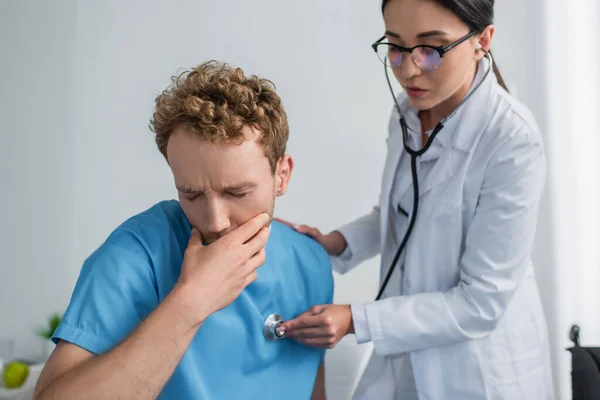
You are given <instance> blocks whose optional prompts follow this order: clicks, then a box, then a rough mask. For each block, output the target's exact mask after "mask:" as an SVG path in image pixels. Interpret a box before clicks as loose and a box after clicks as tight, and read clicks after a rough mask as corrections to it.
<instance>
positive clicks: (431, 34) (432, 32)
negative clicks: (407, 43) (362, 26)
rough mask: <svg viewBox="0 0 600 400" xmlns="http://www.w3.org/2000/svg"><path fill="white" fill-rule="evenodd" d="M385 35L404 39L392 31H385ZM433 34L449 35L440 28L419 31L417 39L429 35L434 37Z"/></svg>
mask: <svg viewBox="0 0 600 400" xmlns="http://www.w3.org/2000/svg"><path fill="white" fill-rule="evenodd" d="M385 35H386V36H391V37H393V38H396V39H400V40H402V37H401V36H400V35H398V34H397V33H394V32H392V31H385ZM432 36H448V34H447V33H446V32H444V31H439V30H434V31H427V32H421V33H419V34H418V35H417V39H424V38H428V37H432Z"/></svg>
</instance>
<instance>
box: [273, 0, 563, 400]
mask: <svg viewBox="0 0 600 400" xmlns="http://www.w3.org/2000/svg"><path fill="white" fill-rule="evenodd" d="M493 8H494V0H384V1H383V4H382V10H383V18H384V21H385V36H384V37H383V38H382V39H380V40H378V41H377V42H375V44H374V45H373V47H374V50H375V51H376V52H377V54H378V55H379V57H380V58H381V59H382V61H383V62H384V65H385V66H384V67H383V68H382V70H385V71H386V75H387V72H388V71H391V72H392V74H393V76H395V78H396V79H397V80H398V82H399V83H400V85H401V86H402V87H403V88H404V93H403V94H402V95H400V96H399V97H398V98H397V99H395V100H396V101H395V104H394V109H393V112H392V115H391V118H390V122H389V136H388V138H387V148H388V154H387V161H386V163H385V169H384V172H383V180H382V188H381V194H380V199H379V205H378V206H377V207H375V208H374V210H373V211H372V212H371V213H370V214H367V215H365V216H363V217H361V218H359V219H357V220H355V221H354V222H352V223H350V224H348V225H346V226H344V227H342V228H340V229H338V230H336V231H334V232H332V233H329V234H321V233H320V232H319V231H318V230H317V229H315V228H312V227H307V226H304V225H300V226H298V225H296V226H295V228H296V229H297V230H298V231H299V232H302V233H305V234H308V235H310V236H312V237H313V238H314V239H316V240H317V241H319V242H320V243H321V244H322V245H323V246H324V248H325V249H326V250H327V251H328V253H329V254H331V255H332V259H333V265H334V268H335V270H336V271H338V272H340V273H344V272H347V271H349V270H350V269H351V268H353V267H355V266H356V265H358V264H360V263H361V262H362V261H364V260H366V259H369V258H371V257H374V256H376V255H377V254H381V285H382V290H381V291H380V295H379V296H378V300H376V301H373V302H371V303H367V304H352V305H322V306H317V307H313V308H312V309H310V310H307V311H306V312H305V313H303V314H302V315H300V316H298V317H297V318H295V319H293V320H289V321H287V322H286V323H284V324H283V328H285V336H286V337H287V338H293V339H295V340H298V341H300V342H302V343H304V344H305V345H308V346H314V347H323V348H331V347H333V346H335V345H336V344H337V342H338V341H339V340H340V339H341V338H342V337H343V336H344V335H346V334H348V333H352V334H354V335H355V336H356V340H357V342H358V343H365V342H369V341H370V342H373V344H374V350H375V351H374V353H373V355H372V356H371V359H370V361H369V363H368V365H367V368H366V370H365V372H364V375H363V376H362V379H361V381H360V383H359V385H358V388H357V390H356V391H355V395H354V398H355V399H361V400H362V399H376V400H387V399H389V400H392V399H436V400H437V399H462V400H465V399H507V400H515V399H536V400H542V399H544V400H545V399H553V398H554V390H553V384H552V377H551V368H550V357H549V346H548V336H547V327H546V322H545V317H544V315H543V312H542V306H541V304H540V297H539V293H538V288H537V285H536V281H535V278H534V271H533V265H532V262H531V249H532V242H533V239H534V234H535V230H536V220H537V216H538V205H539V202H540V197H541V195H542V191H543V186H544V179H545V170H546V165H545V159H544V149H543V144H542V139H541V135H540V132H539V129H538V126H537V125H536V122H535V121H534V118H533V117H532V115H531V114H530V112H529V110H527V108H525V107H524V106H523V105H522V104H520V103H519V102H518V101H516V100H515V99H514V98H513V97H511V96H510V95H509V94H508V93H507V91H506V90H505V89H504V88H503V83H502V80H501V78H500V76H499V74H498V73H497V70H495V69H493V71H494V72H493V73H489V71H490V70H492V68H493V67H492V65H491V55H489V53H488V50H489V48H490V46H491V44H492V37H493V35H494V26H493V25H492V20H493V14H494V11H493ZM392 74H390V77H391V75H392ZM392 79H393V77H392ZM390 88H391V87H390ZM399 111H401V113H400V112H399ZM413 174H414V176H413ZM415 178H416V179H415ZM415 206H416V207H415ZM403 242H406V243H403ZM399 250H400V251H399Z"/></svg>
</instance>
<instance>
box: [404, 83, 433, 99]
mask: <svg viewBox="0 0 600 400" xmlns="http://www.w3.org/2000/svg"><path fill="white" fill-rule="evenodd" d="M404 90H405V91H406V94H407V95H409V96H410V97H413V98H416V99H419V98H421V97H423V96H425V94H426V93H427V90H425V89H421V88H418V87H410V86H407V87H405V88H404Z"/></svg>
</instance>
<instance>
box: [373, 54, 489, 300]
mask: <svg viewBox="0 0 600 400" xmlns="http://www.w3.org/2000/svg"><path fill="white" fill-rule="evenodd" d="M479 50H481V51H483V52H484V53H485V56H486V57H487V58H488V59H489V61H490V64H489V66H488V68H487V71H486V72H485V75H484V76H483V78H482V79H481V82H479V83H478V84H477V86H476V87H475V88H474V89H473V90H471V91H469V93H468V94H467V95H466V96H465V98H464V99H463V100H462V101H461V102H460V103H459V104H458V106H457V107H456V108H455V109H454V111H452V113H450V115H448V116H447V117H446V118H444V119H442V120H441V121H440V122H439V123H438V124H437V125H436V127H435V128H434V129H433V131H432V132H431V135H429V139H428V140H427V143H426V144H425V146H423V148H422V149H421V150H414V149H412V148H411V147H410V146H409V145H408V125H407V124H406V119H405V118H404V114H403V113H402V110H401V108H400V105H399V104H398V100H397V99H396V96H394V90H393V89H392V84H391V82H390V77H389V74H388V67H387V66H386V65H384V66H383V68H384V70H385V78H386V80H387V83H388V87H389V88H390V92H391V93H392V97H393V98H394V103H395V104H396V108H397V110H398V114H399V115H400V127H401V128H402V142H403V144H404V150H406V152H407V153H408V154H409V155H410V170H411V175H412V183H413V207H412V211H411V215H410V221H409V223H408V228H407V230H406V233H405V234H404V237H403V238H402V242H401V243H400V246H399V247H398V250H397V251H396V255H395V256H394V259H393V260H392V262H391V264H390V267H389V269H388V272H387V274H386V276H385V279H384V281H383V284H382V285H381V288H380V289H379V293H378V294H377V297H376V298H375V300H376V301H377V300H380V299H381V296H382V295H383V293H384V291H385V288H386V287H387V284H388V282H389V280H390V278H391V276H392V272H394V267H395V266H396V263H397V262H398V259H399V258H400V255H401V254H402V252H403V251H404V248H405V247H406V243H407V242H408V238H409V237H410V234H411V233H412V230H413V227H414V225H415V221H416V219H417V211H418V209H419V179H418V177H417V157H420V156H422V155H423V154H425V152H426V151H427V150H428V149H429V148H430V147H431V143H433V140H434V139H435V137H436V136H437V135H438V133H440V131H441V130H442V129H443V128H444V125H445V124H446V122H448V120H449V119H450V118H452V117H453V116H454V115H455V114H456V112H457V111H458V110H459V109H460V107H462V105H463V104H464V103H465V102H466V101H467V100H468V99H469V98H470V97H471V96H472V95H473V94H474V93H475V92H476V91H477V90H478V89H479V88H480V87H481V85H482V84H483V82H485V79H486V78H487V76H488V75H489V74H490V72H491V71H492V68H493V65H494V59H493V57H492V55H491V54H490V53H489V52H487V51H486V50H485V49H483V48H481V47H480V48H479Z"/></svg>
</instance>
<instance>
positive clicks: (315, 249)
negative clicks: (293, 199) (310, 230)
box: [271, 221, 329, 263]
mask: <svg viewBox="0 0 600 400" xmlns="http://www.w3.org/2000/svg"><path fill="white" fill-rule="evenodd" d="M271 235H276V236H277V240H278V241H279V242H280V245H282V246H285V247H286V248H289V249H291V250H292V251H300V252H302V253H304V254H306V255H307V256H310V257H313V258H315V259H316V260H318V261H320V262H326V263H328V262H329V255H328V254H327V252H326V251H325V249H324V248H323V246H321V244H320V243H319V242H317V241H316V240H314V239H313V238H311V237H310V236H307V235H304V234H301V233H298V232H297V231H296V230H294V229H293V228H290V227H289V226H287V225H284V224H282V223H280V222H277V221H273V222H272V223H271Z"/></svg>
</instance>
